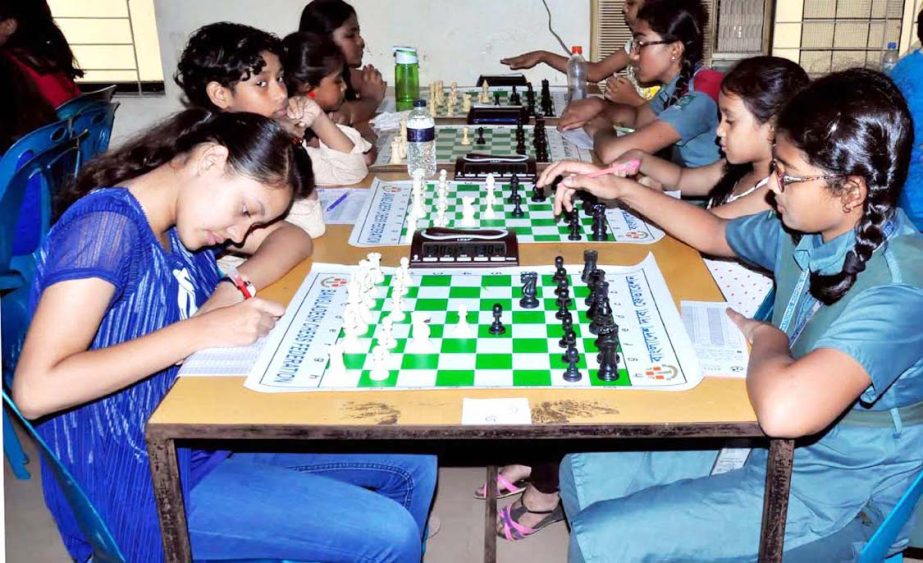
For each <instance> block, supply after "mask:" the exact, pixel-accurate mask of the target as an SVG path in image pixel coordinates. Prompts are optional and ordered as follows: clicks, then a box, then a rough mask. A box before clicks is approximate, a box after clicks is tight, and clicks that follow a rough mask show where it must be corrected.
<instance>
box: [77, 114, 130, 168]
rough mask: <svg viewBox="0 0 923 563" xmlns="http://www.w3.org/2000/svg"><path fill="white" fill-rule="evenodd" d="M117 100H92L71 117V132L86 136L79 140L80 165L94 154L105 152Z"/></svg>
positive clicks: (110, 133) (110, 134)
mask: <svg viewBox="0 0 923 563" xmlns="http://www.w3.org/2000/svg"><path fill="white" fill-rule="evenodd" d="M118 108H119V103H118V102H94V103H92V104H90V105H88V106H86V107H84V108H83V109H82V110H81V111H80V113H78V114H76V115H75V116H74V117H73V120H72V123H71V132H72V134H73V135H82V134H84V133H86V137H84V138H83V139H81V141H80V162H79V163H78V166H80V167H82V166H83V164H84V163H85V162H88V161H89V160H90V159H92V158H93V157H94V156H96V155H98V154H102V153H104V152H106V150H107V149H108V148H109V138H110V137H111V136H112V124H113V123H114V122H115V110H117V109H118Z"/></svg>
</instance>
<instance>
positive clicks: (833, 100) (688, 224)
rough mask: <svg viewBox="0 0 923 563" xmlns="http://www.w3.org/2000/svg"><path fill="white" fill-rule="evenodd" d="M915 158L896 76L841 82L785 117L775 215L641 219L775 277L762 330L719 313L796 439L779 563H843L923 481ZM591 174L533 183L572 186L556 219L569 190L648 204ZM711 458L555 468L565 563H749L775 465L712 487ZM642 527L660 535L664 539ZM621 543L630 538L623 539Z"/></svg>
mask: <svg viewBox="0 0 923 563" xmlns="http://www.w3.org/2000/svg"><path fill="white" fill-rule="evenodd" d="M912 144H913V123H912V121H911V117H910V112H909V110H908V108H907V104H906V102H905V100H904V98H903V97H902V95H901V94H900V92H899V91H898V89H897V87H896V86H895V85H894V84H893V83H892V82H891V80H890V79H889V78H887V77H886V76H885V75H883V74H880V73H877V72H875V71H870V70H865V69H852V70H847V71H843V72H837V73H833V74H830V75H828V76H826V77H823V78H820V79H818V80H817V81H816V82H814V83H813V84H811V85H809V86H808V87H807V88H806V89H804V90H802V91H801V92H800V93H798V94H796V95H795V96H794V97H793V98H792V100H791V101H790V102H789V103H788V104H787V105H786V107H785V109H783V111H782V112H781V114H780V115H779V118H778V120H777V125H776V145H775V147H774V149H773V160H772V166H771V171H770V181H769V188H770V190H772V194H773V201H774V206H775V212H772V211H769V212H762V213H758V214H756V215H750V216H746V217H741V218H737V219H733V220H728V219H724V218H721V217H718V216H716V215H714V214H712V213H709V212H708V211H705V210H702V209H696V208H693V207H692V206H689V205H685V204H683V203H682V202H679V201H662V202H660V205H658V206H648V207H647V209H648V211H649V212H650V213H649V214H650V218H651V219H652V220H654V221H656V222H657V223H658V224H660V225H664V226H665V228H666V229H667V230H668V231H670V232H671V234H673V235H674V236H675V237H677V238H679V239H680V240H682V241H684V242H686V243H687V244H689V245H691V246H693V247H695V248H697V249H698V250H700V251H701V252H705V253H708V254H712V255H717V256H728V257H731V256H736V257H738V258H740V259H742V260H745V261H748V262H750V263H753V264H755V265H758V266H761V267H763V268H765V269H767V270H769V271H772V272H773V274H774V277H775V281H776V299H775V304H774V310H773V317H772V322H771V323H764V322H757V321H755V320H751V319H747V318H745V317H743V316H742V315H740V314H738V313H736V312H734V311H730V310H729V312H728V314H729V315H730V316H731V318H732V319H733V320H734V322H735V323H736V324H737V325H738V327H740V329H741V331H742V332H743V333H744V335H745V336H746V337H747V339H748V340H749V341H750V343H751V344H752V351H751V357H750V363H749V366H748V372H747V391H748V394H749V397H750V402H751V404H752V406H753V410H754V411H755V412H756V415H757V418H758V420H759V423H760V425H761V426H762V428H763V430H764V432H765V433H766V434H767V435H769V436H772V437H782V438H799V439H802V440H800V441H799V442H798V447H797V448H796V451H795V461H794V467H793V471H792V481H791V496H790V500H789V508H788V523H787V526H786V535H785V547H786V549H787V550H788V551H787V552H786V554H785V555H786V561H800V560H803V561H843V560H853V559H854V557H855V555H856V553H857V551H856V550H859V549H861V548H862V545H863V543H865V542H866V541H867V540H868V538H869V537H870V536H871V534H872V533H874V531H875V529H876V528H877V526H878V525H879V524H880V523H881V521H882V520H883V518H884V515H886V514H888V513H889V512H890V511H891V509H892V508H893V507H894V505H895V504H896V503H897V501H898V499H899V498H900V497H901V495H902V494H903V492H904V491H905V489H906V488H907V487H908V486H909V484H910V482H911V481H912V480H913V478H914V477H915V476H916V474H917V473H918V472H919V471H920V470H921V467H923V453H921V448H920V444H921V442H923V236H921V235H920V234H919V232H918V231H917V230H916V229H915V228H914V227H913V226H912V224H911V223H910V221H909V219H908V218H907V216H906V215H905V214H904V212H903V211H901V210H900V209H898V208H897V204H896V202H897V199H898V195H899V194H900V191H901V188H902V186H903V184H904V181H905V179H906V177H907V167H908V163H909V160H910V153H911V148H912ZM593 170H595V167H593V166H591V165H587V164H583V163H559V164H556V165H554V166H553V167H551V168H549V169H548V170H547V171H546V172H545V173H544V174H543V176H542V177H541V178H540V179H539V185H545V184H547V183H550V180H551V179H553V178H554V177H555V176H556V175H559V174H562V173H564V174H575V175H572V176H569V177H567V178H565V180H564V181H563V182H562V183H561V184H560V185H559V187H558V190H557V194H556V196H555V209H556V210H557V211H560V210H561V209H562V207H563V208H565V209H567V208H571V207H572V205H573V204H572V201H571V200H572V197H573V194H574V192H575V191H576V190H578V189H579V190H586V191H589V192H590V193H593V194H595V195H597V196H599V197H600V198H605V199H619V200H621V201H622V202H623V203H625V204H627V205H629V206H635V205H636V204H637V203H638V202H640V201H641V198H644V197H646V196H645V194H647V193H651V190H631V189H626V186H627V185H628V184H629V183H630V181H629V180H626V179H624V178H618V177H615V176H604V177H600V178H590V177H587V176H586V175H585V174H587V173H589V172H591V171H593ZM664 199H665V198H664ZM716 455H717V452H715V451H696V450H686V451H681V452H663V451H660V452H622V453H594V454H576V455H571V456H568V457H567V458H565V460H564V462H563V463H562V465H561V497H562V500H563V502H564V507H565V512H566V514H567V516H568V518H569V520H570V523H571V529H572V531H573V533H572V535H571V555H572V558H571V560H572V561H582V560H585V559H586V560H590V559H593V558H594V557H596V558H598V559H599V560H607V561H642V560H654V559H656V560H671V561H672V560H679V561H696V560H708V561H715V560H721V561H738V560H740V561H749V560H755V559H756V554H757V546H758V543H759V541H758V540H759V532H760V519H761V512H762V504H763V503H762V499H763V492H764V486H765V480H766V460H767V451H766V450H765V449H754V450H752V451H751V452H750V455H749V458H748V459H747V460H746V462H745V463H744V464H743V465H742V466H741V467H738V468H736V469H732V470H730V471H728V472H724V473H721V474H717V475H715V474H712V472H713V466H714V464H715V461H716ZM639 522H651V523H656V522H669V523H670V530H671V533H670V534H669V535H664V534H663V528H662V527H660V526H656V525H650V526H646V525H641V526H639V525H638V524H639ZM624 529H631V533H630V534H624V533H622V534H619V533H616V532H617V531H618V530H624ZM709 530H720V531H721V532H720V533H721V537H720V541H716V540H718V539H719V538H717V537H715V535H714V534H710V533H708V531H709ZM902 545H906V537H904V538H901V540H900V542H899V543H898V544H896V545H895V548H900V547H901V546H902Z"/></svg>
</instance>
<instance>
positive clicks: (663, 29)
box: [637, 0, 708, 107]
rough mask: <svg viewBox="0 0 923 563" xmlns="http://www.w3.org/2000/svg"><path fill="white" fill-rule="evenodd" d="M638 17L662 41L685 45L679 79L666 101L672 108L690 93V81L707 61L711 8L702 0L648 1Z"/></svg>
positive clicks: (667, 105)
mask: <svg viewBox="0 0 923 563" xmlns="http://www.w3.org/2000/svg"><path fill="white" fill-rule="evenodd" d="M637 19H639V20H643V21H645V22H647V24H648V25H649V26H650V28H651V30H652V31H653V32H654V33H656V34H658V35H659V36H660V38H661V39H662V40H663V41H669V42H671V43H673V42H676V41H679V42H680V43H682V44H683V60H682V62H681V64H680V70H679V80H677V82H676V90H675V91H674V92H673V96H671V97H670V99H669V100H668V101H667V104H666V107H670V106H672V105H673V104H675V103H676V102H678V101H679V100H680V98H682V97H683V96H685V95H686V94H688V93H689V84H690V83H691V82H692V78H693V76H695V73H696V72H698V70H699V68H700V67H701V66H702V64H703V63H704V59H705V28H706V26H707V25H708V10H706V8H705V5H704V4H702V2H701V0H647V1H646V2H645V3H644V6H642V7H641V9H640V10H639V11H638V18H637Z"/></svg>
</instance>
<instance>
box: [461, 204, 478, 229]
mask: <svg viewBox="0 0 923 563" xmlns="http://www.w3.org/2000/svg"><path fill="white" fill-rule="evenodd" d="M474 214H475V209H474V197H471V196H466V197H463V198H462V219H461V223H460V225H461V226H462V227H469V228H471V227H477V226H478V222H477V219H475V218H474Z"/></svg>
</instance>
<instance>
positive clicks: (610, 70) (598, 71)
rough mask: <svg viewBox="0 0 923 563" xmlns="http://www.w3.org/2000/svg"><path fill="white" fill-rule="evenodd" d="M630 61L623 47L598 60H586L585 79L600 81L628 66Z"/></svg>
mask: <svg viewBox="0 0 923 563" xmlns="http://www.w3.org/2000/svg"><path fill="white" fill-rule="evenodd" d="M630 62H631V60H630V59H629V57H628V53H626V52H625V50H624V49H619V50H617V51H616V52H614V53H612V54H611V55H609V56H608V57H606V58H604V59H602V60H600V61H597V62H587V65H586V74H587V81H588V82H601V81H603V80H605V79H607V78H609V77H610V76H612V75H613V74H615V73H616V72H618V71H620V70H622V69H623V68H625V67H626V66H628V64H629V63H630Z"/></svg>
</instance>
